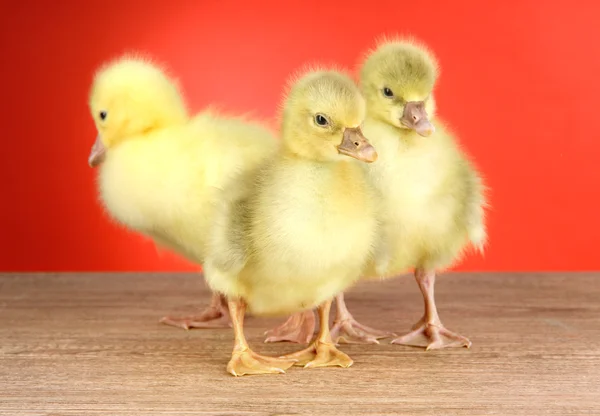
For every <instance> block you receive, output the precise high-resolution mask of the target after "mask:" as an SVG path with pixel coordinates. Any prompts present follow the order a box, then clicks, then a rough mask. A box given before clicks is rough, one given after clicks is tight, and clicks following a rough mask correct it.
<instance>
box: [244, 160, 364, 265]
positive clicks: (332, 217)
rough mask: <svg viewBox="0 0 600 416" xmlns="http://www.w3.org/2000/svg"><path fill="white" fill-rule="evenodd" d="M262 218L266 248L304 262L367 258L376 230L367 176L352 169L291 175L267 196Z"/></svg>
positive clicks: (282, 176)
mask: <svg viewBox="0 0 600 416" xmlns="http://www.w3.org/2000/svg"><path fill="white" fill-rule="evenodd" d="M257 214H258V215H257V216H256V220H257V221H256V222H255V225H256V227H255V229H254V231H255V233H256V236H257V237H258V240H259V241H262V242H263V244H262V246H263V248H268V250H267V252H271V253H274V252H275V253H279V254H280V257H281V258H287V257H290V256H292V257H293V258H295V259H303V260H302V261H307V260H310V259H327V260H326V262H327V263H331V262H334V263H335V262H339V261H345V259H346V258H348V257H352V256H355V257H357V258H360V257H361V256H366V255H367V254H368V250H369V248H370V246H371V243H372V239H373V233H374V229H375V226H376V219H375V214H374V198H373V195H372V193H371V191H370V187H369V186H368V184H367V182H366V178H365V173H364V171H362V170H361V169H360V167H357V166H353V165H352V164H340V166H339V167H337V169H324V168H306V167H304V169H288V170H286V172H285V173H284V174H280V175H277V181H275V182H274V183H273V184H272V186H270V187H269V190H268V191H267V192H265V193H264V195H261V198H260V204H259V209H258V210H257ZM323 261H324V262H325V260H323Z"/></svg>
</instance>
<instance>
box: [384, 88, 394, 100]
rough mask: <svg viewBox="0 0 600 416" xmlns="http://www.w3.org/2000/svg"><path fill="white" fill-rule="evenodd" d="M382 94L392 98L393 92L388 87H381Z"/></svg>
mask: <svg viewBox="0 0 600 416" xmlns="http://www.w3.org/2000/svg"><path fill="white" fill-rule="evenodd" d="M383 95H385V96H386V97H388V98H392V97H393V96H394V92H393V91H392V90H390V89H389V88H388V87H385V88H384V89H383Z"/></svg>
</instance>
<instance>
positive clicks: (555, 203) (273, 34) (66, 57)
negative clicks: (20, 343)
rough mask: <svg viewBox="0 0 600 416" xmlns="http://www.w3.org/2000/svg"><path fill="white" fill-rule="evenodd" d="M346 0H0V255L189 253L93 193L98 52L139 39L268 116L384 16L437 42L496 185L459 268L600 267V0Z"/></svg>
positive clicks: (50, 263) (189, 87)
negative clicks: (169, 248) (171, 249)
mask: <svg viewBox="0 0 600 416" xmlns="http://www.w3.org/2000/svg"><path fill="white" fill-rule="evenodd" d="M336 3H339V5H336ZM342 3H346V4H344V5H342ZM348 3H351V2H350V1H348V2H325V1H323V2H319V1H307V0H303V1H289V2H288V1H271V2H240V1H229V0H228V1H225V0H210V1H200V0H196V1H194V0H190V1H184V0H177V1H166V0H144V1H141V0H140V1H114V0H104V1H94V2H83V1H81V2H78V1H67V0H63V1H55V2H54V1H31V0H28V1H27V0H22V1H19V2H17V1H3V2H2V6H0V7H1V12H0V16H1V17H0V30H1V31H2V36H1V42H2V44H1V52H2V64H1V69H0V71H2V78H1V79H2V92H1V97H2V111H1V113H0V114H1V117H2V124H1V129H0V131H1V134H2V146H1V150H0V152H1V155H2V162H1V163H0V175H1V176H0V177H1V179H0V180H1V195H2V203H1V204H0V212H1V219H2V224H1V225H2V230H1V231H0V240H1V244H2V247H1V248H2V255H1V263H0V270H5V271H95V270H109V271H112V270H126V271H133V270H142V271H144V270H193V269H195V268H196V267H195V266H193V265H190V264H187V263H185V262H184V261H182V260H179V259H178V258H177V257H176V256H174V255H164V254H160V253H157V251H156V250H155V248H154V246H153V245H152V244H151V243H149V242H147V241H145V240H143V239H142V238H140V237H138V236H136V235H134V234H131V233H128V232H127V231H125V230H123V229H120V228H119V227H117V226H116V225H114V224H113V223H112V222H110V221H109V220H108V218H107V217H106V215H104V214H103V212H102V210H101V208H100V206H99V204H98V202H97V199H96V193H95V182H94V181H95V175H96V172H95V171H94V170H92V169H90V168H89V167H88V166H87V157H88V153H89V150H90V146H91V145H92V142H93V140H94V138H95V135H96V132H95V128H94V125H93V123H92V120H91V117H90V115H89V113H88V108H87V94H88V89H89V86H90V82H91V77H92V74H93V71H94V70H95V68H96V67H97V66H98V65H100V64H101V63H102V62H103V61H105V60H106V59H110V58H112V57H114V56H116V55H118V54H121V53H122V52H124V51H128V50H143V51H147V52H149V53H150V54H151V55H153V56H154V57H156V58H157V59H159V60H161V61H163V62H166V63H167V64H168V65H169V68H170V69H171V70H172V72H173V73H174V74H177V75H178V76H179V77H180V80H181V82H182V85H183V88H184V90H185V92H186V95H187V98H188V100H189V102H190V104H191V106H192V108H193V109H195V110H200V109H202V108H203V106H205V105H207V104H210V103H216V104H218V105H220V106H221V107H222V108H224V109H227V110H231V111H240V112H243V111H247V110H254V111H255V114H257V115H259V116H262V117H269V118H273V117H274V116H275V114H276V109H277V106H278V104H279V102H280V98H281V96H280V95H281V91H282V87H283V85H284V82H285V80H286V78H287V77H288V75H289V73H290V72H292V71H294V70H296V69H297V68H298V67H300V66H302V65H303V64H304V63H306V62H307V61H317V62H324V63H338V64H341V65H344V66H352V67H354V66H355V65H356V63H357V62H358V60H359V57H360V56H361V54H362V53H363V52H364V51H365V50H367V49H368V48H369V47H371V46H372V45H373V41H374V38H376V37H377V36H379V35H382V34H393V33H400V34H414V35H415V36H417V37H418V38H420V39H422V40H423V41H425V42H426V43H428V44H429V45H430V46H431V48H432V49H433V50H434V51H435V52H436V53H437V56H438V58H439V60H440V62H441V65H442V75H441V78H440V81H439V84H438V85H439V86H438V88H437V100H438V108H439V114H440V115H441V116H442V117H443V118H444V119H445V120H446V121H447V122H448V123H449V124H450V125H451V126H452V127H453V129H454V130H455V131H456V132H457V133H458V134H459V137H460V140H461V142H462V143H463V144H464V146H465V148H466V150H467V151H468V152H469V153H470V154H471V155H472V156H473V158H474V160H475V161H476V163H477V165H478V166H479V168H480V169H481V171H482V172H483V174H484V175H485V177H486V179H487V183H488V185H489V186H490V187H491V188H492V191H491V195H490V196H491V203H492V210H491V212H490V215H489V234H490V245H489V248H488V251H487V254H486V256H485V257H479V256H470V257H469V258H468V259H467V260H466V261H465V262H463V263H462V264H461V265H460V266H459V269H462V270H569V269H571V270H590V269H600V267H599V266H600V256H599V255H598V254H596V253H595V251H596V250H597V249H598V247H599V246H600V238H599V234H598V230H599V228H600V227H599V223H600V220H599V219H598V215H597V211H598V209H597V206H596V198H597V195H598V182H599V177H600V167H599V166H598V165H599V163H598V162H599V158H598V150H599V149H600V147H599V146H600V145H599V143H598V139H599V134H598V130H597V128H596V124H597V123H596V122H594V121H593V120H594V119H595V118H596V117H597V115H596V114H595V113H596V111H597V108H598V107H597V104H596V103H597V100H598V97H600V83H599V82H598V79H599V77H600V53H598V52H599V51H598V46H597V45H598V42H599V41H600V25H599V24H598V21H600V19H599V18H600V2H597V1H594V0H589V1H586V0H578V1H551V0H550V1H544V0H538V1H532V0H529V1H524V0H519V1H517V0H512V1H509V0H505V1H502V2H488V3H487V4H486V3H485V2H483V1H480V0H472V1H466V0H465V1H460V0H457V1H452V2H431V1H429V2H415V1H398V0H394V1H379V0H370V1H368V2H364V1H363V2H360V3H359V2H356V4H355V5H351V4H348ZM438 3H439V4H438ZM593 252H594V253H593Z"/></svg>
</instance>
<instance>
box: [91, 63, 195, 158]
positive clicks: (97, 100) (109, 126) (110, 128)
mask: <svg viewBox="0 0 600 416" xmlns="http://www.w3.org/2000/svg"><path fill="white" fill-rule="evenodd" d="M89 108H90V110H91V113H92V118H93V119H94V123H95V124H96V129H97V130H98V137H97V138H96V142H95V143H94V145H93V147H92V150H91V152H90V156H89V159H88V163H89V164H90V166H91V167H95V166H98V165H100V164H101V163H102V162H103V161H104V158H105V155H106V150H107V149H110V148H112V147H113V146H116V145H118V144H119V143H121V142H123V141H124V140H126V139H127V138H129V137H132V136H139V135H143V134H144V133H148V132H150V131H152V130H154V129H161V128H164V127H167V126H170V125H174V124H179V123H183V122H185V120H187V117H188V115H187V109H186V106H185V103H184V101H183V98H182V96H181V94H180V92H179V89H178V86H177V83H176V82H175V81H174V80H172V79H170V78H169V77H168V76H167V75H166V73H165V72H164V71H163V70H161V69H160V68H159V67H158V66H156V65H155V64H152V63H151V62H149V61H148V60H145V59H141V58H136V57H131V56H125V57H122V58H119V59H117V60H115V61H113V62H111V63H108V64H106V65H104V66H103V67H101V68H100V69H99V70H98V72H97V73H96V75H95V76H94V81H93V84H92V88H91V92H90V100H89Z"/></svg>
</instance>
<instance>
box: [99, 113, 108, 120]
mask: <svg viewBox="0 0 600 416" xmlns="http://www.w3.org/2000/svg"><path fill="white" fill-rule="evenodd" d="M106 116H107V114H106V111H100V120H102V121H104V120H106Z"/></svg>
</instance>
